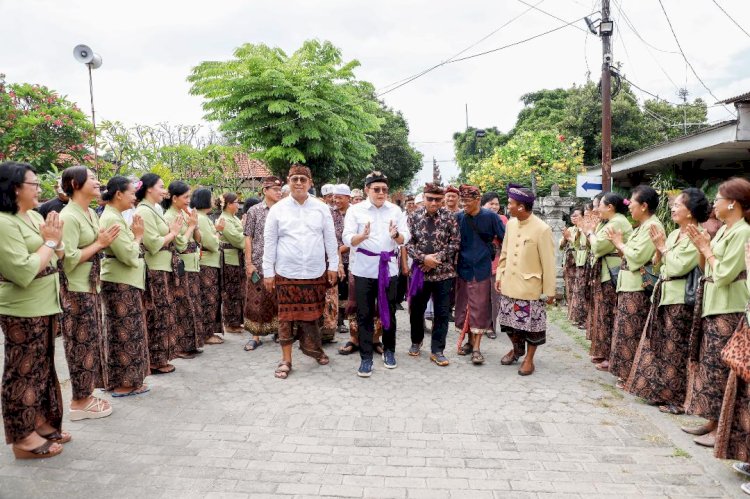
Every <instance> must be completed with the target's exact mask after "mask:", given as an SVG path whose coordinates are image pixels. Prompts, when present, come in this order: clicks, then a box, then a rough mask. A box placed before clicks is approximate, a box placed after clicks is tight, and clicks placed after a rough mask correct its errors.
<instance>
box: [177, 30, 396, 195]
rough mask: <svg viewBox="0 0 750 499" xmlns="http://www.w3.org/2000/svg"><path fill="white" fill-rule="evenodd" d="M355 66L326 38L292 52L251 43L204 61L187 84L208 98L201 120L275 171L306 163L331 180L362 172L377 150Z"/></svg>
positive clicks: (373, 114)
mask: <svg viewBox="0 0 750 499" xmlns="http://www.w3.org/2000/svg"><path fill="white" fill-rule="evenodd" d="M358 66H359V62H358V61H356V60H353V61H350V62H344V61H343V59H342V56H341V51H340V50H339V49H338V48H336V47H335V46H333V45H332V44H331V43H330V42H327V41H326V42H320V41H317V40H308V41H306V42H304V44H303V45H302V47H301V48H300V49H298V50H297V51H295V52H294V53H293V54H292V55H291V56H289V55H287V54H286V53H285V52H284V51H283V50H281V49H280V48H271V47H268V46H267V45H263V44H258V45H254V44H249V43H248V44H244V45H242V46H240V47H239V48H237V49H236V50H235V51H234V58H233V59H231V60H228V61H205V62H202V63H201V64H199V65H198V66H196V67H195V68H193V71H192V73H191V74H190V76H189V77H188V81H189V82H190V83H192V87H191V93H192V94H193V95H200V96H202V97H203V98H204V99H205V100H204V103H203V109H204V110H205V111H206V115H205V117H206V119H208V120H211V121H217V122H219V123H220V125H219V130H220V131H221V132H223V133H224V134H225V135H226V136H227V138H228V139H230V140H233V141H237V142H239V143H241V144H243V145H244V146H245V147H247V148H249V149H251V150H255V151H257V156H258V157H260V158H261V159H263V160H265V161H266V162H267V163H268V164H269V166H270V168H271V170H272V171H273V172H274V173H276V174H280V175H285V174H286V170H287V167H288V165H289V164H290V163H293V162H303V163H305V164H307V165H308V166H310V167H311V169H312V171H313V175H314V176H315V177H316V180H328V179H332V178H337V177H344V176H347V175H348V174H362V173H364V171H365V170H366V169H367V166H368V165H369V164H370V160H371V159H372V157H373V156H374V155H375V153H376V148H375V146H373V145H372V144H371V143H370V142H369V140H368V134H370V133H374V132H376V131H377V130H378V129H379V127H380V124H381V122H382V119H381V118H379V117H378V104H377V102H376V101H374V100H373V99H372V98H370V96H371V95H372V94H373V87H372V85H371V84H369V83H367V82H363V81H359V80H357V79H356V78H355V76H354V70H355V69H356V68H357V67H358Z"/></svg>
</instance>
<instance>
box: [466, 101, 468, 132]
mask: <svg viewBox="0 0 750 499" xmlns="http://www.w3.org/2000/svg"><path fill="white" fill-rule="evenodd" d="M466 129H467V130H468V129H469V103H468V102H467V103H466Z"/></svg>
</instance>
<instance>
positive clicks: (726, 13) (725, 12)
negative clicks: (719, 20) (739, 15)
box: [711, 0, 750, 38]
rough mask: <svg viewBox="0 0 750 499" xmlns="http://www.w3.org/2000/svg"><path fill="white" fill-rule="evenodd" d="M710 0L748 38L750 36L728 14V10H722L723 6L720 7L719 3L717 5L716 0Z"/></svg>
mask: <svg viewBox="0 0 750 499" xmlns="http://www.w3.org/2000/svg"><path fill="white" fill-rule="evenodd" d="M711 1H712V2H713V3H714V5H716V6H717V7H718V8H719V10H720V11H722V12H723V13H724V15H725V16H727V17H728V18H729V20H730V21H732V22H733V23H734V25H735V26H737V27H738V28H740V29H741V30H742V32H743V33H745V34H746V35H747V36H748V38H750V33H748V32H747V30H746V29H745V28H743V27H742V26H740V23H738V22H737V21H736V20H735V19H734V18H733V17H732V16H731V15H729V12H727V11H726V10H724V7H722V6H721V5H719V2H717V1H716V0H711Z"/></svg>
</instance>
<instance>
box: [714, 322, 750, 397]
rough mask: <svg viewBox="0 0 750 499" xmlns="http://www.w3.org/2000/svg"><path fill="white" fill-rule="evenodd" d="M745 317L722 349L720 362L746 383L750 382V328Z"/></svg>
mask: <svg viewBox="0 0 750 499" xmlns="http://www.w3.org/2000/svg"><path fill="white" fill-rule="evenodd" d="M746 315H747V314H746ZM746 315H743V317H742V319H741V320H740V323H739V325H738V326H737V329H735V331H734V334H732V337H731V338H729V341H728V342H727V344H726V345H725V346H724V348H723V349H722V351H721V360H722V361H723V362H724V364H726V365H727V366H729V368H730V369H731V370H732V371H734V372H735V373H736V374H737V376H739V377H740V378H742V380H743V381H745V382H746V383H747V382H750V327H749V326H748V322H747V317H746Z"/></svg>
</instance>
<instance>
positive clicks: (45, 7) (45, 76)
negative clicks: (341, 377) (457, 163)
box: [0, 0, 750, 180]
mask: <svg viewBox="0 0 750 499" xmlns="http://www.w3.org/2000/svg"><path fill="white" fill-rule="evenodd" d="M663 1H664V5H665V8H666V9H667V12H668V13H669V15H670V18H671V20H672V23H673V25H674V27H675V31H676V32H677V35H678V37H679V38H680V42H681V43H682V46H683V49H684V50H685V53H686V55H687V56H688V58H689V59H690V61H691V62H692V64H693V65H694V67H695V69H696V71H698V74H699V75H701V77H702V78H703V80H704V81H705V82H706V84H707V85H708V86H709V87H711V88H712V90H713V91H714V94H715V95H717V97H719V98H725V97H727V96H731V95H736V94H739V93H742V92H745V91H748V90H750V63H749V62H750V43H748V42H749V40H748V38H747V37H746V36H745V35H744V34H743V33H742V32H741V31H740V30H738V29H737V27H736V26H734V25H732V24H731V22H730V21H729V20H728V19H727V18H726V17H724V15H723V14H722V13H721V12H720V11H719V10H718V9H717V8H716V7H715V5H713V4H712V3H711V2H694V3H691V5H690V8H685V6H684V3H681V2H679V1H678V0H663ZM620 5H621V6H622V7H624V11H621V10H620V9H619V6H620ZM722 6H723V7H724V8H725V9H726V10H727V11H728V12H730V13H731V14H732V15H733V16H734V18H735V19H737V20H738V21H739V22H740V23H744V25H745V27H746V28H748V27H750V25H748V23H747V22H746V20H747V19H750V3H748V2H746V1H744V0H724V1H723V2H722ZM540 8H543V9H545V10H548V11H550V12H551V13H553V14H555V15H557V16H559V17H561V18H563V19H566V20H572V19H575V18H577V17H581V16H583V15H585V14H588V13H590V9H591V2H590V1H589V0H567V1H556V2H549V1H545V2H543V3H541V4H540ZM527 9H528V7H527V6H526V5H524V4H522V3H520V2H518V1H513V0H502V1H498V2H486V1H480V0H466V1H464V2H448V1H446V0H434V1H427V0H415V1H410V2H403V1H396V0H384V1H381V2H353V1H345V0H326V1H322V0H321V1H309V0H308V1H303V0H287V1H284V2H279V1H270V0H263V1H253V2H243V1H239V0H237V1H228V0H214V1H213V2H210V3H206V2H198V1H197V0H186V1H180V2H177V1H167V0H162V1H148V2H146V1H144V0H132V1H130V2H126V3H122V2H119V3H113V2H94V1H91V0H71V1H66V2H55V1H52V0H44V1H41V0H26V1H24V2H12V3H11V2H3V3H2V4H0V18H2V19H3V20H4V21H6V22H5V23H4V26H3V35H4V36H3V39H4V41H5V43H3V44H2V45H0V60H1V61H3V68H2V72H4V73H6V74H7V78H8V80H9V81H28V82H35V83H42V84H45V85H47V86H49V87H52V88H54V89H56V90H58V91H60V92H61V93H63V94H67V95H68V96H69V97H70V98H71V99H73V100H75V101H77V102H78V103H79V105H80V107H81V108H82V109H84V110H87V109H88V108H89V105H88V101H89V96H88V81H87V75H86V72H85V68H84V67H83V66H82V65H80V64H78V63H76V62H75V61H74V60H73V57H72V49H73V46H75V45H76V44H78V43H82V42H83V43H88V44H89V45H91V46H92V47H93V48H94V49H95V50H96V51H97V52H99V53H100V54H101V55H102V57H103V58H104V65H103V67H102V68H101V69H99V70H97V71H95V72H94V78H95V87H94V90H95V96H96V107H97V113H98V115H99V116H100V117H101V118H107V119H119V120H121V121H123V122H126V123H155V122H159V121H169V122H172V123H196V122H199V121H200V120H201V119H202V115H203V112H202V110H201V107H200V106H201V101H200V99H199V98H196V97H192V96H190V95H188V89H189V85H188V84H187V83H186V81H185V78H186V77H187V75H188V74H189V72H190V69H191V68H192V67H193V66H195V65H197V64H198V63H200V62H201V61H203V60H216V59H227V58H230V57H231V56H232V52H233V50H234V49H235V48H236V47H237V46H239V45H241V44H243V43H265V44H267V45H269V46H279V47H281V48H283V49H284V50H285V51H287V52H288V53H291V52H293V51H294V50H295V49H296V48H297V47H299V46H300V44H301V43H302V42H303V41H304V40H306V39H310V38H319V39H323V40H330V41H331V42H333V43H334V44H335V45H337V46H338V47H340V48H341V49H342V51H343V54H344V58H345V59H346V60H351V59H358V60H359V61H360V62H361V63H362V66H361V67H360V68H359V69H358V71H357V75H358V76H359V77H360V78H363V79H366V80H369V81H371V82H372V83H373V84H374V85H375V87H376V88H381V89H382V88H383V87H385V86H386V85H387V84H389V83H392V82H395V81H398V80H401V79H404V78H406V77H408V76H410V75H413V74H415V73H417V72H419V71H421V70H423V69H425V68H428V67H430V66H432V65H434V64H436V63H438V62H440V61H443V60H445V59H446V58H448V57H450V56H452V55H454V54H455V53H457V52H458V51H460V50H462V49H464V48H466V47H468V46H469V45H471V44H473V43H475V42H476V41H478V40H479V39H480V38H482V37H483V36H485V35H487V34H488V33H490V32H492V31H493V30H496V29H497V28H498V27H499V26H501V25H502V24H504V23H506V22H507V21H508V20H510V19H511V18H513V17H515V16H517V15H519V14H521V13H523V12H524V11H526V10H527ZM622 12H624V13H625V14H626V15H627V17H628V19H629V21H630V23H631V24H632V25H633V26H634V27H635V28H636V30H637V31H638V33H639V34H640V35H641V37H643V38H644V39H646V40H647V41H648V42H649V43H650V44H652V45H654V46H656V47H658V48H661V49H665V50H671V51H675V50H676V45H675V42H674V39H673V37H672V34H671V33H670V31H669V29H668V26H667V23H666V20H665V19H664V15H663V13H662V12H661V10H660V8H659V6H658V4H657V3H652V2H622V1H621V0H618V1H616V2H615V3H613V7H612V17H613V18H614V19H615V24H616V26H617V32H616V34H615V37H614V43H613V54H614V58H615V61H621V62H622V63H623V65H624V66H623V67H624V71H625V72H626V74H627V75H628V78H630V79H632V80H633V81H635V82H636V83H637V84H638V85H639V86H642V87H643V88H645V89H647V90H649V91H651V92H654V93H657V94H659V95H661V96H664V97H665V98H668V99H669V100H672V101H675V100H677V96H676V92H677V87H680V86H686V87H687V88H688V90H689V92H690V98H695V97H702V98H704V99H705V100H706V101H707V102H709V104H712V103H713V99H712V98H711V97H710V96H708V93H707V92H706V91H705V89H703V87H702V86H701V85H700V83H699V82H698V81H697V80H696V79H695V77H694V76H693V75H692V73H690V72H689V71H686V68H685V62H684V60H683V59H682V56H680V55H675V54H665V53H662V52H659V51H656V50H653V49H649V48H647V47H646V45H645V44H644V43H643V42H642V41H641V40H640V39H639V38H638V37H637V36H636V35H635V34H634V32H633V30H632V29H631V27H629V26H628V24H627V23H626V22H625V19H624V16H623V14H622ZM561 24H562V23H561V22H560V21H557V20H554V19H551V18H550V17H548V16H546V15H544V14H541V13H539V12H536V11H530V12H527V13H525V14H523V15H522V16H521V17H520V18H518V19H517V20H516V21H513V22H512V23H511V24H509V25H508V26H507V27H505V28H503V29H501V30H500V31H498V32H497V33H496V34H494V35H492V36H491V37H489V38H488V39H487V40H486V41H484V42H482V43H479V44H478V45H477V46H476V47H473V48H471V49H470V50H468V51H467V52H466V53H465V54H464V55H468V54H473V53H477V52H482V51H485V50H488V49H492V48H495V47H500V46H502V45H505V44H508V43H511V42H514V41H518V40H521V39H523V38H527V37H529V36H532V35H534V34H536V33H540V32H542V31H545V30H549V29H552V28H555V27H557V26H560V25H561ZM580 24H581V27H584V26H583V23H580ZM9 41H10V43H8V42H9ZM586 59H588V67H587V65H586ZM600 61H601V45H600V43H599V39H598V38H597V37H595V36H593V35H591V34H588V35H586V34H585V32H582V31H579V30H578V29H575V28H572V27H569V28H565V29H562V30H560V31H557V32H555V33H552V34H549V35H546V36H543V37H541V38H538V39H536V40H533V41H530V42H527V43H523V44H521V45H519V46H517V47H512V48H508V49H505V50H501V51H498V52H496V53H493V54H488V55H486V56H483V57H478V58H476V59H472V60H468V61H464V62H459V63H455V64H449V65H446V66H444V67H441V68H439V69H436V70H435V71H433V72H431V73H429V74H427V75H425V76H424V77H422V78H420V79H418V80H416V81H414V82H413V83H410V84H409V85H406V86H404V87H403V88H400V89H398V90H396V91H394V92H392V93H390V94H388V95H386V96H385V97H384V99H385V101H386V103H387V104H388V105H390V106H392V107H394V108H396V109H399V110H401V111H402V112H403V113H404V116H405V117H406V119H407V120H408V121H409V125H410V129H411V138H412V140H415V141H428V142H440V141H450V139H451V136H452V134H453V133H454V132H455V131H459V130H463V129H464V127H465V105H466V104H468V106H469V122H470V124H471V125H472V126H477V127H489V126H497V127H498V128H499V129H500V130H503V131H507V130H509V129H510V128H511V127H512V126H513V124H514V122H515V119H516V116H517V114H518V111H519V110H520V109H521V104H520V102H519V97H520V96H521V95H522V94H524V93H527V92H530V91H533V90H538V89H541V88H555V87H567V86H569V85H571V84H573V83H583V82H584V81H585V78H586V73H587V71H588V70H590V71H591V78H592V79H593V80H595V81H596V80H598V72H599V70H600V69H599V68H600V67H601V62H600ZM660 66H661V69H660ZM665 72H666V73H667V74H668V75H669V78H667V77H666V76H665V74H664V73H665ZM670 78H671V80H672V81H673V82H674V84H673V83H672V82H670ZM722 116H726V112H724V111H723V110H722V108H712V109H711V114H710V117H711V119H719V118H721V117H722ZM417 147H418V148H419V149H420V150H421V151H422V152H423V154H424V156H425V160H426V163H425V168H424V169H423V171H422V173H421V175H420V179H422V180H427V179H429V178H430V176H431V168H432V166H431V160H432V157H433V156H434V157H436V158H437V159H439V160H445V159H451V158H452V157H453V147H452V145H451V144H450V143H440V144H425V143H419V144H417ZM441 170H442V173H443V178H445V179H448V178H450V177H451V176H454V175H455V174H456V173H457V170H456V169H455V168H454V167H452V165H450V164H448V163H441Z"/></svg>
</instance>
